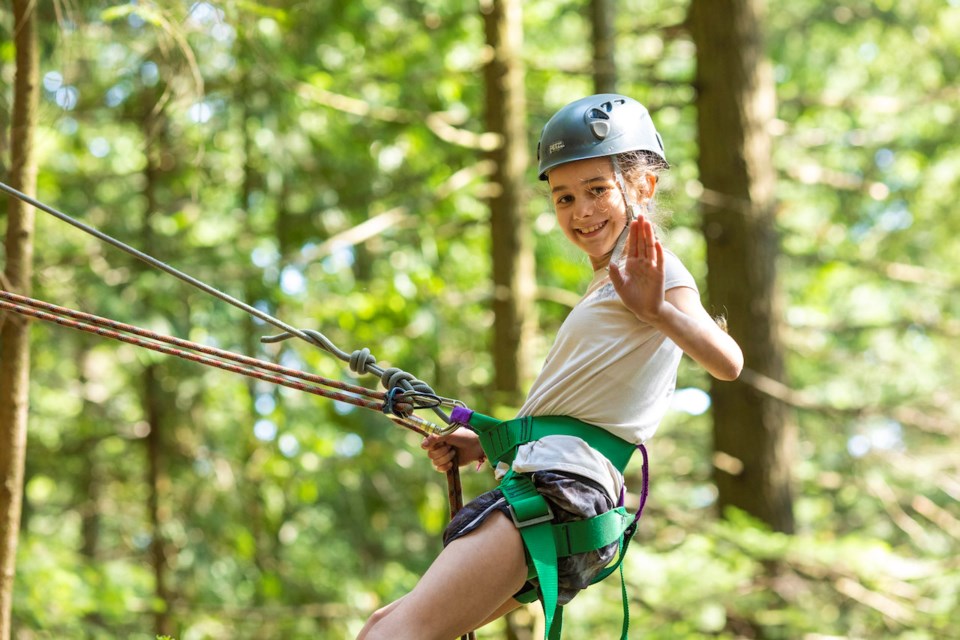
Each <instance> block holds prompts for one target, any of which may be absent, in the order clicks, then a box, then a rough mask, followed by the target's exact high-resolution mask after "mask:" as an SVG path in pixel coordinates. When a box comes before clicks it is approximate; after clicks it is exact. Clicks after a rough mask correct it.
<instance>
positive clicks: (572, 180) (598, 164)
mask: <svg viewBox="0 0 960 640" xmlns="http://www.w3.org/2000/svg"><path fill="white" fill-rule="evenodd" d="M547 180H548V181H549V183H550V192H551V197H552V199H553V207H554V210H556V212H557V221H558V222H559V224H560V228H561V229H563V233H564V234H565V235H566V236H567V238H568V239H569V240H570V242H572V243H573V244H574V245H576V246H577V247H579V248H580V249H581V250H582V251H584V252H585V253H586V254H587V255H588V256H589V257H590V263H591V264H592V265H593V269H594V271H596V270H598V269H601V268H603V267H605V266H606V265H607V262H608V261H609V260H610V254H611V253H612V252H613V247H614V245H615V244H616V242H617V238H618V237H620V232H621V231H623V228H624V226H626V223H627V215H626V208H625V205H624V202H623V194H621V193H620V189H619V188H618V187H617V180H616V178H615V177H614V173H613V166H612V165H611V163H610V159H609V158H588V159H587V160H577V161H576V162H568V163H566V164H561V165H559V166H557V167H554V168H553V169H552V170H551V171H550V173H549V174H547Z"/></svg>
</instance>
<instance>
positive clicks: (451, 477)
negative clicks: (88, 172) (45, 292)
mask: <svg viewBox="0 0 960 640" xmlns="http://www.w3.org/2000/svg"><path fill="white" fill-rule="evenodd" d="M0 191H4V192H6V193H7V194H9V195H11V196H13V197H15V198H17V199H19V200H21V201H23V202H26V203H27V204H29V205H31V206H33V207H35V208H36V209H39V210H41V211H43V212H45V213H48V214H50V215H52V216H53V217H55V218H58V219H59V220H62V221H63V222H66V223H67V224H69V225H71V226H73V227H76V228H77V229H80V230H81V231H83V232H84V233H87V234H89V235H91V236H93V237H95V238H97V239H99V240H102V241H103V242H106V243H107V244H110V245H112V246H114V247H116V248H117V249H120V250H121V251H124V252H126V253H128V254H130V255H131V256H133V257H135V258H137V259H138V260H141V261H143V262H146V263H147V264H149V265H150V266H152V267H154V268H156V269H159V270H160V271H163V272H165V273H167V274H169V275H171V276H173V277H175V278H177V279H179V280H182V281H183V282H186V283H187V284H189V285H191V286H193V287H196V288H197V289H200V290H201V291H203V292H205V293H207V294H209V295H211V296H213V297H215V298H218V299H219V300H222V301H223V302H226V303H228V304H231V305H233V306H234V307H237V308H238V309H241V310H243V311H245V312H246V313H248V314H250V315H252V316H254V317H255V318H259V319H260V320H262V321H264V322H266V323H267V324H270V325H273V326H274V327H277V328H278V329H280V330H281V331H282V333H280V334H279V335H275V336H267V337H263V338H261V339H260V340H261V342H264V343H272V342H279V341H281V340H287V339H289V338H292V337H297V338H300V339H301V340H304V341H305V342H308V343H310V344H312V345H314V346H317V347H320V348H321V349H324V350H325V351H327V352H329V353H331V354H333V355H334V356H336V357H337V358H339V359H340V360H342V361H344V362H347V363H349V365H350V369H351V370H352V371H354V372H355V373H358V374H364V373H372V374H374V375H377V376H379V377H380V382H381V384H382V385H383V386H384V388H386V389H387V392H386V393H384V394H380V395H379V396H373V397H374V398H376V399H377V400H379V399H381V396H382V399H383V402H381V403H377V402H375V401H373V400H366V399H363V398H362V397H361V396H363V395H366V394H367V392H369V390H367V389H366V388H364V387H358V388H362V389H364V391H363V392H360V391H354V390H352V389H351V390H349V391H354V393H356V394H358V395H350V394H349V393H338V392H332V391H328V390H326V389H323V388H322V387H319V386H317V385H316V384H306V383H305V382H309V383H320V384H324V385H327V386H333V387H335V388H339V389H341V390H342V391H348V389H345V388H344V387H342V386H338V385H345V384H346V383H339V382H337V381H334V380H328V379H325V378H321V376H313V375H312V374H307V373H305V372H302V371H296V370H291V369H287V368H285V367H280V366H279V365H274V364H273V363H269V362H265V361H262V360H258V359H256V358H249V357H248V356H241V355H239V354H234V353H230V352H224V351H222V350H219V349H213V348H212V347H206V346H204V345H199V344H196V343H191V342H189V341H185V340H181V339H179V338H173V337H171V336H162V337H161V336H160V334H154V333H153V332H150V331H147V330H146V329H139V328H137V327H132V326H131V325H123V323H119V322H116V321H114V320H108V319H106V318H99V317H97V316H91V315H90V314H84V313H83V312H79V311H73V310H68V309H65V308H63V307H56V305H49V303H43V302H41V301H39V300H34V299H32V298H24V297H23V296H17V294H13V293H10V292H7V291H3V290H0V298H2V299H0V308H2V309H7V310H9V311H13V312H15V313H19V314H21V315H25V316H32V317H35V318H38V319H41V320H46V321H48V322H55V323H57V324H60V325H63V326H67V327H71V328H74V329H79V330H81V331H86V332H89V333H93V334H96V335H100V336H104V337H109V338H112V339H115V340H119V341H121V342H126V343H129V344H133V345H136V346H140V347H144V348H147V349H151V350H154V351H159V352H161V353H166V354H169V355H174V356H177V357H180V358H184V359H187V360H192V361H194V362H198V363H201V364H205V365H209V366H213V367H217V368H220V369H224V370H227V371H231V372H234V373H239V374H241V375H245V376H249V377H254V378H258V379H260V380H265V381H269V382H273V383H275V384H279V385H282V386H287V387H291V388H294V389H298V390H301V391H306V392H308V393H313V394H316V395H321V396H325V397H328V398H332V399H334V400H341V401H343V402H347V403H350V404H354V405H357V406H363V407H366V408H369V409H375V410H379V411H382V412H383V413H384V414H385V415H386V416H387V417H388V418H390V419H391V420H392V421H393V422H395V423H397V424H398V425H400V426H403V427H405V428H408V429H411V430H413V431H415V432H417V433H419V434H421V435H429V434H436V435H447V434H449V433H452V432H453V431H455V430H456V429H458V428H459V427H460V426H461V425H459V424H456V423H451V422H450V418H449V417H448V416H447V414H446V413H444V412H443V411H442V410H441V408H440V407H441V406H463V403H461V402H460V401H458V400H450V399H447V398H441V397H439V396H437V395H436V394H435V393H434V391H433V389H431V388H430V386H429V385H427V384H426V383H425V382H423V381H422V380H418V379H417V378H416V377H414V376H413V375H412V374H410V373H407V372H406V371H403V370H401V369H397V368H387V369H384V368H382V367H380V366H379V365H377V364H376V361H377V359H376V358H375V357H373V355H371V353H370V350H369V349H358V350H357V351H354V352H353V353H347V352H345V351H342V350H340V349H339V348H337V346H336V345H335V344H333V342H331V341H330V340H329V339H328V338H327V337H326V336H325V335H323V334H322V333H320V332H319V331H314V330H310V329H297V328H296V327H293V326H290V325H289V324H287V323H285V322H283V321H282V320H280V319H278V318H275V317H274V316H272V315H270V314H269V313H266V312H264V311H261V310H260V309H257V308H256V307H253V306H251V305H249V304H247V303H245V302H242V301H240V300H238V299H236V298H234V297H233V296H231V295H229V294H227V293H224V292H223V291H220V290H219V289H216V288H214V287H212V286H210V285H209V284H207V283H205V282H203V281H201V280H198V279H197V278H194V277H193V276H190V275H188V274H186V273H184V272H182V271H180V270H179V269H176V268H174V267H172V266H170V265H168V264H166V263H165V262H162V261H161V260H158V259H157V258H154V257H153V256H151V255H148V254H146V253H144V252H142V251H140V250H138V249H135V248H133V247H131V246H130V245H128V244H126V243H124V242H121V241H120V240H117V239H116V238H113V237H111V236H109V235H107V234H106V233H103V232H102V231H100V230H99V229H95V228H94V227H91V226H90V225H87V224H84V223H83V222H80V221H79V220H76V219H74V218H73V217H71V216H69V215H67V214H66V213H63V212H62V211H59V210H58V209H55V208H54V207H51V206H49V205H47V204H44V203H43V202H40V201H39V200H37V199H36V198H32V197H30V196H28V195H27V194H25V193H23V192H21V191H18V190H17V189H14V188H13V187H11V186H9V185H7V184H5V183H4V182H0ZM18 299H19V300H18ZM45 305H49V306H45ZM51 307H54V308H55V309H51ZM44 308H45V309H46V311H44V310H43V309H44ZM122 331H126V332H127V333H131V334H133V335H126V334H125V333H121V332H122ZM135 336H139V337H135ZM169 345H176V346H169ZM178 347H179V348H178ZM184 348H189V349H192V350H193V351H196V352H198V353H203V354H206V355H197V354H196V353H188V352H187V351H184V350H183V349H184ZM229 361H233V362H235V363H240V364H243V365H245V367H243V366H237V364H230V362H229ZM257 368H261V369H266V370H267V371H271V372H272V373H264V372H263V371H257V370H256V369H257ZM276 374H279V375H276ZM284 376H289V377H284ZM291 377H292V378H295V379H294V380H291V379H290V378H291ZM296 378H299V379H300V380H304V381H305V382H297V381H296ZM321 380H322V382H321ZM348 386H355V385H348ZM398 391H400V393H399V394H397V393H396V392H398ZM377 393H378V392H377ZM397 395H399V396H400V398H399V402H398V401H397V399H396V396H397ZM424 399H429V400H430V402H424ZM406 406H412V408H413V409H421V408H429V409H431V410H432V411H433V412H434V413H435V414H436V415H437V416H439V417H440V419H441V420H442V421H443V422H444V423H446V426H443V427H440V426H437V425H436V424H434V423H432V422H430V421H428V420H424V419H423V418H420V417H419V416H417V415H415V414H414V413H413V412H412V410H411V411H407V410H406V409H405V408H404V407H406ZM452 462H453V464H452V466H451V468H450V469H449V470H448V471H447V472H446V477H447V496H448V498H449V503H450V517H451V518H452V517H453V516H454V515H455V514H456V513H457V512H458V511H460V509H462V508H463V492H462V488H461V483H460V471H459V466H458V465H457V461H456V459H455V458H454V460H453V461H452ZM475 637H476V636H475V634H474V633H473V632H471V633H469V634H467V635H464V636H463V638H464V639H466V638H471V639H472V638H475Z"/></svg>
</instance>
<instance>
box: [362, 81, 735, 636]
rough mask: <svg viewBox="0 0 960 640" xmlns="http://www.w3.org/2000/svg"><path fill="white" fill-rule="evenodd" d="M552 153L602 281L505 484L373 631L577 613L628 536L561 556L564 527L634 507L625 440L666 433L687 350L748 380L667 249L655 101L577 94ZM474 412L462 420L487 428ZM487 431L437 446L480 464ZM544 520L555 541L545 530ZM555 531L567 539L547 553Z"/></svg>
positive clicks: (422, 631) (470, 510) (478, 503)
mask: <svg viewBox="0 0 960 640" xmlns="http://www.w3.org/2000/svg"><path fill="white" fill-rule="evenodd" d="M538 159H539V173H540V179H541V180H546V181H547V182H548V183H549V186H550V193H551V197H552V200H553V206H554V209H555V211H556V215H557V221H558V223H559V225H560V228H561V229H562V230H563V232H564V234H565V235H566V236H567V238H568V239H569V240H570V242H571V243H573V245H574V246H576V247H578V248H579V249H581V250H582V251H583V252H584V253H586V254H587V256H588V257H589V259H590V264H591V265H592V267H593V271H594V276H593V280H592V282H591V283H590V285H589V286H588V287H587V290H586V293H585V294H584V296H583V298H582V299H581V301H580V302H579V303H578V304H577V305H576V307H574V309H573V310H572V311H571V312H570V315H569V316H568V317H567V319H566V320H565V321H564V323H563V325H562V326H561V327H560V330H559V332H558V334H557V338H556V342H555V343H554V345H553V347H552V349H551V351H550V353H549V355H548V356H547V359H546V362H545V363H544V366H543V370H542V371H541V372H540V375H539V376H538V377H537V379H536V381H535V382H534V383H533V387H532V388H531V390H530V393H529V395H528V397H527V400H526V402H525V403H524V405H523V406H522V407H521V409H520V412H519V415H520V416H521V418H522V424H524V425H527V426H530V428H531V431H529V432H524V433H525V434H526V435H524V436H523V437H521V436H514V435H511V438H513V440H511V442H512V443H513V444H512V445H511V446H512V447H513V448H512V449H511V450H510V452H509V455H507V454H503V452H502V451H499V450H498V451H496V453H492V454H491V455H492V456H495V457H496V459H495V460H491V464H496V466H497V476H498V477H499V478H501V479H502V483H501V485H500V487H499V488H497V489H494V490H492V491H489V492H487V493H485V494H483V495H481V496H479V497H477V498H476V499H475V500H473V501H472V502H470V503H469V504H468V505H467V506H466V507H465V508H464V509H463V510H462V511H461V512H460V513H459V514H457V516H456V517H455V518H454V519H453V520H452V521H451V523H450V525H449V526H448V527H447V530H446V531H445V533H444V545H445V547H444V549H443V551H442V552H441V553H440V555H439V556H438V557H437V559H436V560H435V561H434V563H433V564H432V565H431V567H430V568H429V569H428V570H427V572H426V573H425V574H424V576H423V577H422V578H421V580H420V582H419V583H418V584H417V585H416V587H415V588H414V589H413V591H411V592H410V593H409V594H407V595H406V596H404V597H402V598H400V599H399V600H397V601H395V602H393V603H392V604H390V605H388V606H387V607H385V608H383V609H381V610H379V611H377V612H376V613H374V614H373V616H372V617H371V618H370V620H368V622H367V624H366V626H365V627H364V629H363V630H362V631H361V633H360V636H359V638H361V639H363V640H375V639H388V640H400V639H404V638H410V639H414V638H416V639H417V640H423V639H432V638H435V639H436V640H449V639H450V638H455V637H458V636H460V635H462V634H465V633H467V632H469V631H470V630H472V629H476V628H479V627H481V626H483V625H485V624H487V623H488V622H490V621H492V620H495V619H497V618H499V617H500V616H502V615H504V614H505V613H507V612H508V611H510V610H512V609H514V608H516V607H517V606H519V605H520V604H521V601H524V602H526V601H530V596H531V594H532V595H536V596H537V597H539V598H540V599H541V600H542V601H543V603H544V610H545V612H546V614H547V633H549V631H550V627H551V622H552V621H553V619H555V618H556V619H557V620H559V613H560V612H561V610H560V609H558V608H555V607H556V606H557V605H563V604H566V603H567V602H569V601H570V599H571V598H573V596H574V595H576V593H577V592H578V591H580V590H581V589H583V588H585V587H586V586H587V585H589V584H590V583H591V581H592V580H593V579H594V577H595V576H597V575H598V574H599V573H600V572H601V571H602V570H603V569H604V567H606V565H607V564H608V563H610V561H611V559H612V558H613V557H614V556H615V555H616V553H617V550H618V547H619V546H620V542H622V537H621V538H619V541H620V542H618V538H617V535H619V534H618V533H615V534H614V536H613V537H612V540H613V541H612V542H609V541H610V540H611V537H610V536H609V535H607V537H606V538H604V541H605V542H607V543H606V544H603V543H601V544H602V546H599V548H597V545H596V544H594V545H588V547H589V550H587V551H581V552H578V553H573V554H572V555H566V556H564V557H559V558H558V557H557V555H558V553H562V552H558V551H557V550H556V549H555V546H556V544H557V543H556V542H555V540H559V539H560V537H555V536H554V535H552V534H550V533H549V532H550V530H551V529H550V528H551V527H557V526H559V527H563V526H571V527H573V526H575V525H576V524H577V522H578V521H585V520H590V519H593V520H600V519H603V516H610V515H612V514H617V513H620V512H623V509H622V508H620V509H617V504H618V497H619V499H620V504H622V496H623V476H622V468H623V466H625V464H626V460H625V459H623V458H622V457H621V456H620V453H619V452H622V451H623V448H622V447H619V445H624V446H625V447H626V448H627V449H628V453H627V454H626V459H628V458H629V454H630V453H632V451H633V447H634V446H635V445H639V444H641V443H643V442H644V441H646V440H647V439H648V438H650V437H651V436H652V435H653V433H654V431H655V430H656V428H657V425H658V424H659V422H660V420H661V418H662V417H663V415H664V413H665V412H666V409H667V406H668V404H669V400H670V396H671V395H672V393H673V390H674V386H675V384H676V375H677V367H678V365H679V361H680V357H681V355H682V353H686V354H687V355H689V356H690V357H692V358H693V359H694V360H695V361H697V362H698V363H699V364H700V365H702V366H703V367H704V368H705V369H706V370H707V371H708V372H709V373H710V374H711V375H713V376H715V377H716V378H719V379H721V380H734V379H736V378H737V376H739V374H740V370H741V368H742V366H743V355H742V353H741V351H740V348H739V346H738V345H737V344H736V342H734V340H733V339H732V338H731V337H730V336H729V335H728V334H727V333H725V332H724V331H723V330H722V329H720V327H719V326H718V325H717V323H716V322H715V321H714V320H713V318H711V317H710V315H709V314H708V313H707V312H706V310H705V309H704V308H703V306H702V305H701V303H700V298H699V293H698V291H697V287H696V284H695V282H694V279H693V277H692V276H691V275H690V273H689V272H688V271H687V269H686V268H685V267H684V266H683V264H681V262H680V260H679V259H678V258H677V257H676V256H675V255H673V254H672V253H670V252H669V251H667V250H665V249H664V248H663V246H662V245H661V243H660V242H659V241H658V240H657V238H656V235H655V232H654V227H653V224H652V223H651V221H650V220H649V218H648V215H647V211H648V208H649V204H650V203H651V201H652V199H653V197H654V194H655V192H656V188H657V179H658V175H659V172H660V171H662V170H664V169H666V168H668V166H669V165H668V164H667V161H666V157H665V155H664V151H663V143H662V142H661V139H660V135H659V134H658V133H657V131H656V129H655V128H654V126H653V123H652V121H651V119H650V115H649V113H648V112H647V110H646V108H644V107H643V106H642V105H641V104H640V103H638V102H636V101H635V100H632V99H631V98H628V97H626V96H621V95H617V94H599V95H594V96H589V97H587V98H583V99H581V100H577V101H575V102H573V103H571V104H569V105H567V106H565V107H563V108H562V109H560V110H559V111H558V112H557V113H556V114H555V115H554V116H553V117H552V118H551V119H550V120H549V121H548V122H547V124H546V126H545V127H544V129H543V133H542V135H541V137H540V144H539V147H538ZM470 413H471V412H469V411H467V412H466V413H463V412H461V413H460V414H459V415H458V416H457V415H455V416H453V417H454V418H455V419H457V421H462V422H469V423H470V424H471V425H472V426H474V427H475V426H476V425H475V422H474V421H473V420H472V419H471V416H470ZM557 416H563V417H562V418H556V417H557ZM518 422H520V421H519V420H514V421H510V422H509V423H502V424H503V425H511V428H513V426H512V425H513V423H518ZM477 424H478V423H477ZM532 425H536V427H534V426H532ZM500 426H502V425H500ZM477 432H480V435H478V433H477ZM483 433H484V429H482V428H474V429H473V430H471V429H460V430H458V431H456V432H454V433H453V434H451V435H449V436H447V437H445V438H436V437H433V436H431V437H429V438H427V439H426V440H425V441H424V443H423V445H422V446H423V447H424V448H425V449H426V450H427V453H428V455H429V457H430V459H431V461H432V463H433V465H434V466H435V467H436V469H437V470H439V471H446V470H447V469H448V468H449V467H450V465H451V462H452V460H453V458H454V455H456V456H457V460H458V462H459V464H461V465H466V464H469V463H471V462H477V461H482V460H484V459H485V457H486V454H487V453H491V447H493V448H494V449H495V448H496V446H495V445H491V444H490V442H491V436H489V435H488V436H484V435H483ZM511 433H513V432H511ZM531 434H532V435H531ZM611 436H613V437H612V438H611ZM498 437H499V436H498ZM518 486H519V487H520V488H519V489H518V488H517V487H518ZM533 503H536V504H537V505H538V506H537V508H535V509H534V510H533V512H532V515H530V514H526V512H527V511H528V509H526V505H529V504H533ZM521 511H523V512H524V513H525V514H526V515H519V514H520V512H521ZM544 521H549V522H544ZM570 523H573V524H570ZM534 525H536V526H534ZM618 526H619V525H618ZM544 529H545V530H546V531H547V532H548V533H547V534H546V538H547V539H548V540H546V541H544V538H542V537H541V538H538V537H537V536H538V535H540V534H539V533H535V532H542V531H543V530H544ZM623 529H624V527H623V526H619V528H618V529H617V531H618V532H621V533H622V531H623ZM629 535H630V532H628V536H629ZM541 543H542V545H546V546H549V547H550V549H552V551H548V552H547V553H546V555H547V556H548V558H547V560H546V561H544V560H543V550H542V548H541V546H542V545H541ZM551 545H552V546H551ZM568 551H569V550H568ZM551 553H552V554H553V558H552V560H551V559H550V558H549V556H550V554H551ZM528 558H530V560H531V565H532V566H531V567H528ZM538 558H539V560H538ZM551 567H552V568H551ZM551 574H552V577H550V576H551ZM555 613H556V616H555ZM556 626H557V627H558V626H559V625H556ZM625 634H626V629H624V635H625Z"/></svg>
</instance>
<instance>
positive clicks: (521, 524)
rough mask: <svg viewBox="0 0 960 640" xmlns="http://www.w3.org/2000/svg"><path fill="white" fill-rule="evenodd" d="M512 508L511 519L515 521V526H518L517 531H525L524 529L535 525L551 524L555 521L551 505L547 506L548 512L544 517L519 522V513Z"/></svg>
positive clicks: (511, 506)
mask: <svg viewBox="0 0 960 640" xmlns="http://www.w3.org/2000/svg"><path fill="white" fill-rule="evenodd" d="M509 506H510V518H511V519H512V520H513V524H514V525H516V527H517V529H523V528H524V527H532V526H533V525H535V524H542V523H544V522H550V521H551V520H553V509H551V508H550V505H549V504H545V506H546V507H547V512H546V513H545V514H544V515H542V516H536V517H534V518H530V519H528V520H522V521H521V520H518V519H517V512H516V510H515V509H514V508H513V505H509Z"/></svg>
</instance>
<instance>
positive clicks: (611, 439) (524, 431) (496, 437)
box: [470, 413, 637, 473]
mask: <svg viewBox="0 0 960 640" xmlns="http://www.w3.org/2000/svg"><path fill="white" fill-rule="evenodd" d="M484 418H485V419H484ZM470 426H472V427H473V428H474V429H475V430H476V432H477V435H479V436H480V445H481V446H482V447H483V452H484V453H485V454H486V455H487V458H488V459H489V460H490V463H491V464H492V465H494V466H496V464H497V463H498V462H504V463H506V464H508V465H510V464H512V463H513V459H514V458H515V457H516V455H517V447H519V446H520V445H522V444H526V443H527V442H533V441H534V440H539V439H541V438H543V437H546V436H574V437H577V438H580V439H581V440H583V441H584V442H586V443H587V444H589V445H590V446H591V447H592V448H594V449H596V450H597V451H599V452H600V453H601V454H603V456H604V457H605V458H606V459H607V460H609V461H610V462H611V463H612V464H613V466H614V467H616V468H617V470H619V471H620V473H623V471H624V469H626V468H627V463H628V462H630V458H631V456H633V452H634V451H636V447H637V446H636V445H635V444H633V443H631V442H627V441H626V440H623V439H622V438H618V437H617V436H615V435H613V434H612V433H610V432H609V431H607V430H606V429H603V428H601V427H597V426H594V425H592V424H587V423H586V422H582V421H580V420H577V419H576V418H570V417H568V416H524V417H522V418H514V419H513V420H504V421H503V422H501V421H499V420H495V419H493V418H489V417H488V416H484V415H482V414H477V413H474V414H473V415H472V416H471V417H470Z"/></svg>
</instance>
